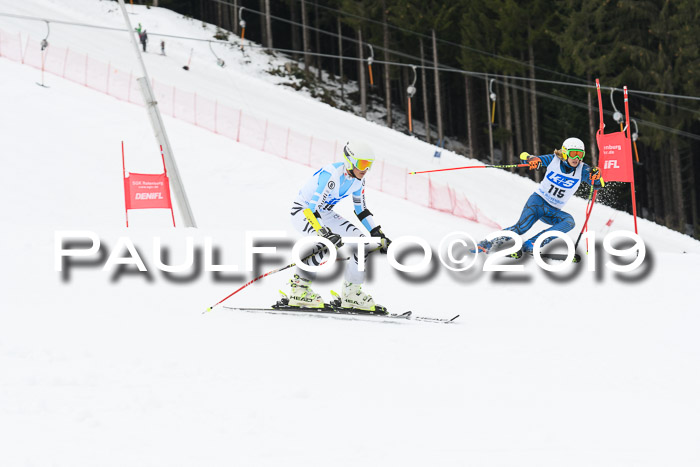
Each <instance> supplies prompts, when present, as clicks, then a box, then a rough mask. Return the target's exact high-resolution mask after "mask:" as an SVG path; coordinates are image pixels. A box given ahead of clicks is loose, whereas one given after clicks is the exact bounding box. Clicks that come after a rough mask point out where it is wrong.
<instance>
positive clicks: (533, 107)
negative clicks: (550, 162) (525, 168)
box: [527, 41, 542, 182]
mask: <svg viewBox="0 0 700 467" xmlns="http://www.w3.org/2000/svg"><path fill="white" fill-rule="evenodd" d="M527 52H528V55H529V59H530V60H529V61H530V67H529V68H530V90H531V91H532V93H531V95H530V113H531V114H532V147H533V150H534V151H535V154H536V155H538V156H539V155H540V154H542V153H541V151H540V127H539V123H538V120H537V94H536V91H537V86H536V84H535V51H534V49H533V47H532V41H528V44H527ZM534 172H535V181H536V182H539V181H540V173H539V172H538V171H536V170H535V171H534Z"/></svg>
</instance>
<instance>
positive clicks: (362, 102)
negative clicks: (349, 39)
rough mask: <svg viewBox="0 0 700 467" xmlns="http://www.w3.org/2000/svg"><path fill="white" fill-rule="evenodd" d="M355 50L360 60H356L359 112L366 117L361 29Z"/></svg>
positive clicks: (365, 86)
mask: <svg viewBox="0 0 700 467" xmlns="http://www.w3.org/2000/svg"><path fill="white" fill-rule="evenodd" d="M357 41H358V42H359V44H358V45H357V50H358V52H359V58H360V61H359V62H357V67H358V69H359V75H360V112H361V114H362V117H363V118H367V89H366V88H367V85H366V83H365V59H364V55H363V52H362V49H363V48H364V44H363V43H362V29H358V30H357Z"/></svg>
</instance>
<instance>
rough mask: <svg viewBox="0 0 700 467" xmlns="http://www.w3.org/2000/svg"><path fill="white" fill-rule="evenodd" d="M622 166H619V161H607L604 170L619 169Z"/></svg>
mask: <svg viewBox="0 0 700 467" xmlns="http://www.w3.org/2000/svg"><path fill="white" fill-rule="evenodd" d="M619 168H620V166H619V165H617V160H615V159H612V160H607V161H605V164H603V169H605V170H607V169H619Z"/></svg>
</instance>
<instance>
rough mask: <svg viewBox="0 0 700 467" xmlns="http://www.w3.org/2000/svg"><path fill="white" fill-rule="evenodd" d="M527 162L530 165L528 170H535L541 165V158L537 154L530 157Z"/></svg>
mask: <svg viewBox="0 0 700 467" xmlns="http://www.w3.org/2000/svg"><path fill="white" fill-rule="evenodd" d="M527 163H528V165H529V166H530V170H537V169H539V168H540V167H542V159H540V158H539V157H537V156H534V157H530V159H528V160H527Z"/></svg>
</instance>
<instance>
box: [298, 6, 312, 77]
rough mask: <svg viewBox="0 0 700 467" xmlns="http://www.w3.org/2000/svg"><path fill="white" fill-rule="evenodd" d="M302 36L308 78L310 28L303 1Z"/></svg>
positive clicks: (305, 71) (305, 69)
mask: <svg viewBox="0 0 700 467" xmlns="http://www.w3.org/2000/svg"><path fill="white" fill-rule="evenodd" d="M300 3H301V38H302V45H303V46H304V73H305V75H306V79H307V81H308V79H309V67H310V66H311V57H310V56H309V54H308V52H309V29H308V28H307V16H306V2H305V1H303V0H302V1H301V2H300Z"/></svg>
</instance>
